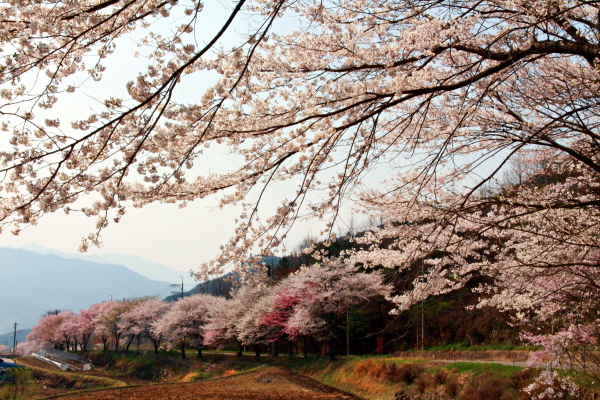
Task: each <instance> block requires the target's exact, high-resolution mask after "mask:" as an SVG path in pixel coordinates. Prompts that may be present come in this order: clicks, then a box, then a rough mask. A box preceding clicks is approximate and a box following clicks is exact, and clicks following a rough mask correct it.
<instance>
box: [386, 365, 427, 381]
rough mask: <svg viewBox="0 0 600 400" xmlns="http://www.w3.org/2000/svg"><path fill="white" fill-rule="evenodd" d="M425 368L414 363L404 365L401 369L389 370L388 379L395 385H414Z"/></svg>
mask: <svg viewBox="0 0 600 400" xmlns="http://www.w3.org/2000/svg"><path fill="white" fill-rule="evenodd" d="M422 371H423V368H422V367H421V366H420V365H417V364H413V363H404V364H402V365H400V367H396V368H394V369H393V370H392V369H389V370H388V374H387V376H388V379H389V380H390V381H392V382H394V383H399V382H404V383H406V384H407V385H410V384H412V383H413V382H414V381H415V380H416V379H417V377H418V376H419V375H420V374H421V372H422Z"/></svg>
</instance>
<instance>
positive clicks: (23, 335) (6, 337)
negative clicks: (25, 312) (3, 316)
mask: <svg viewBox="0 0 600 400" xmlns="http://www.w3.org/2000/svg"><path fill="white" fill-rule="evenodd" d="M29 332H31V329H19V327H18V326H17V344H19V343H23V342H25V341H26V339H27V335H28V334H29ZM13 333H14V331H10V332H9V333H5V334H3V335H0V344H4V345H6V346H8V349H9V352H10V351H12V348H13V344H14V343H15V342H14V338H13ZM9 354H10V353H9Z"/></svg>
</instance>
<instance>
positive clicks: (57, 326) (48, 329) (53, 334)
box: [27, 311, 75, 350]
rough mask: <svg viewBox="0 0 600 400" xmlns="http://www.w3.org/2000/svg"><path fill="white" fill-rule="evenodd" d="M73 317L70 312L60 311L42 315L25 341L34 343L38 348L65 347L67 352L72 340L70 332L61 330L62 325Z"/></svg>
mask: <svg viewBox="0 0 600 400" xmlns="http://www.w3.org/2000/svg"><path fill="white" fill-rule="evenodd" d="M74 316H75V314H73V312H72V311H60V312H56V313H48V314H46V315H44V316H43V317H42V318H40V319H39V321H38V323H37V325H35V326H34V327H33V328H32V329H31V332H30V333H29V334H28V335H27V341H31V342H36V344H37V346H39V347H43V346H46V347H55V348H62V347H66V349H67V350H69V348H70V343H71V340H72V339H73V336H72V331H70V330H65V329H63V324H65V323H67V321H69V320H71V319H72V318H73V317H74Z"/></svg>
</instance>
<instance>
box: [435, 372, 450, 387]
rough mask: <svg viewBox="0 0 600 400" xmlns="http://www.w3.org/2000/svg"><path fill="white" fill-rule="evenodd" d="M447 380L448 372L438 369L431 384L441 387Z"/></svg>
mask: <svg viewBox="0 0 600 400" xmlns="http://www.w3.org/2000/svg"><path fill="white" fill-rule="evenodd" d="M446 380H448V371H446V370H445V369H438V370H437V371H436V372H435V374H434V375H433V384H434V385H436V386H440V385H443V384H444V383H446Z"/></svg>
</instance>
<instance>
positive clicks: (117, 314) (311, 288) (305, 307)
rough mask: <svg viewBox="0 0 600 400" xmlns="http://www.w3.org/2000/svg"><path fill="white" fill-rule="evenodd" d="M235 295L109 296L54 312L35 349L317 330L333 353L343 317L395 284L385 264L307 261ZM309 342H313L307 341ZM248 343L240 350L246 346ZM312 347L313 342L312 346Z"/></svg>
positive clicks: (306, 334) (248, 338)
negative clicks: (376, 268) (386, 278)
mask: <svg viewBox="0 0 600 400" xmlns="http://www.w3.org/2000/svg"><path fill="white" fill-rule="evenodd" d="M254 275H255V276H254V278H257V279H255V280H254V281H253V282H248V283H247V284H244V285H243V286H241V287H239V288H238V289H236V290H235V291H233V292H232V296H231V297H230V298H225V297H218V296H212V295H209V294H203V293H198V294H195V295H192V296H189V297H185V298H183V299H180V300H178V301H176V302H173V303H168V302H165V301H162V300H158V299H155V298H149V299H136V300H123V301H112V300H111V301H105V302H102V303H97V304H94V305H92V306H91V307H90V308H88V309H85V310H80V312H79V314H76V313H73V312H71V311H61V312H55V313H49V314H47V315H45V316H44V317H42V318H41V319H40V320H39V322H38V324H37V325H36V326H34V327H33V329H32V332H31V333H30V334H29V336H28V344H27V345H26V346H28V348H29V351H34V349H35V347H40V346H53V347H61V348H65V349H66V350H67V351H68V350H76V349H82V350H85V349H87V348H88V344H89V342H90V339H91V338H95V339H96V341H97V342H98V344H101V345H102V349H103V350H108V349H109V347H111V345H112V348H113V349H115V350H116V349H119V348H124V349H126V350H128V349H129V348H130V346H131V344H132V343H134V341H137V347H138V348H139V346H140V341H141V340H142V339H146V340H150V341H151V342H152V344H153V347H154V351H155V352H158V349H159V347H160V346H161V343H162V344H165V345H166V346H167V347H170V348H173V347H178V348H179V349H180V350H181V353H182V357H184V358H185V349H186V348H190V347H191V348H195V349H197V351H198V356H199V357H202V348H203V346H207V345H213V346H222V345H224V344H227V343H229V342H237V343H238V344H239V345H240V349H241V345H250V346H254V347H255V349H256V351H257V356H258V345H260V344H268V343H275V344H277V343H279V342H280V341H281V340H282V339H285V340H289V341H297V340H299V339H304V340H305V341H306V339H307V338H312V339H314V340H316V341H319V342H322V341H325V342H327V346H328V348H329V352H330V356H331V357H334V348H335V347H334V343H333V339H334V335H335V329H336V324H337V323H338V322H339V319H340V318H341V317H342V316H343V315H344V313H345V311H346V310H347V309H348V307H353V306H356V305H360V304H366V303H368V302H369V301H370V300H372V299H373V298H374V297H376V296H387V295H389V294H390V291H391V288H390V287H389V286H388V285H385V284H384V283H383V277H382V275H381V274H380V273H378V272H370V273H366V272H356V268H348V267H346V266H341V265H334V264H327V265H314V266H310V267H303V268H302V269H300V270H299V271H298V272H296V273H293V274H291V275H289V276H288V277H287V278H285V279H282V280H281V281H279V282H277V283H274V282H272V281H270V280H265V279H264V276H263V277H262V278H260V279H258V276H259V275H260V276H262V274H259V273H255V274H254ZM305 344H306V342H305ZM240 351H241V350H240ZM305 351H306V346H305Z"/></svg>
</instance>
